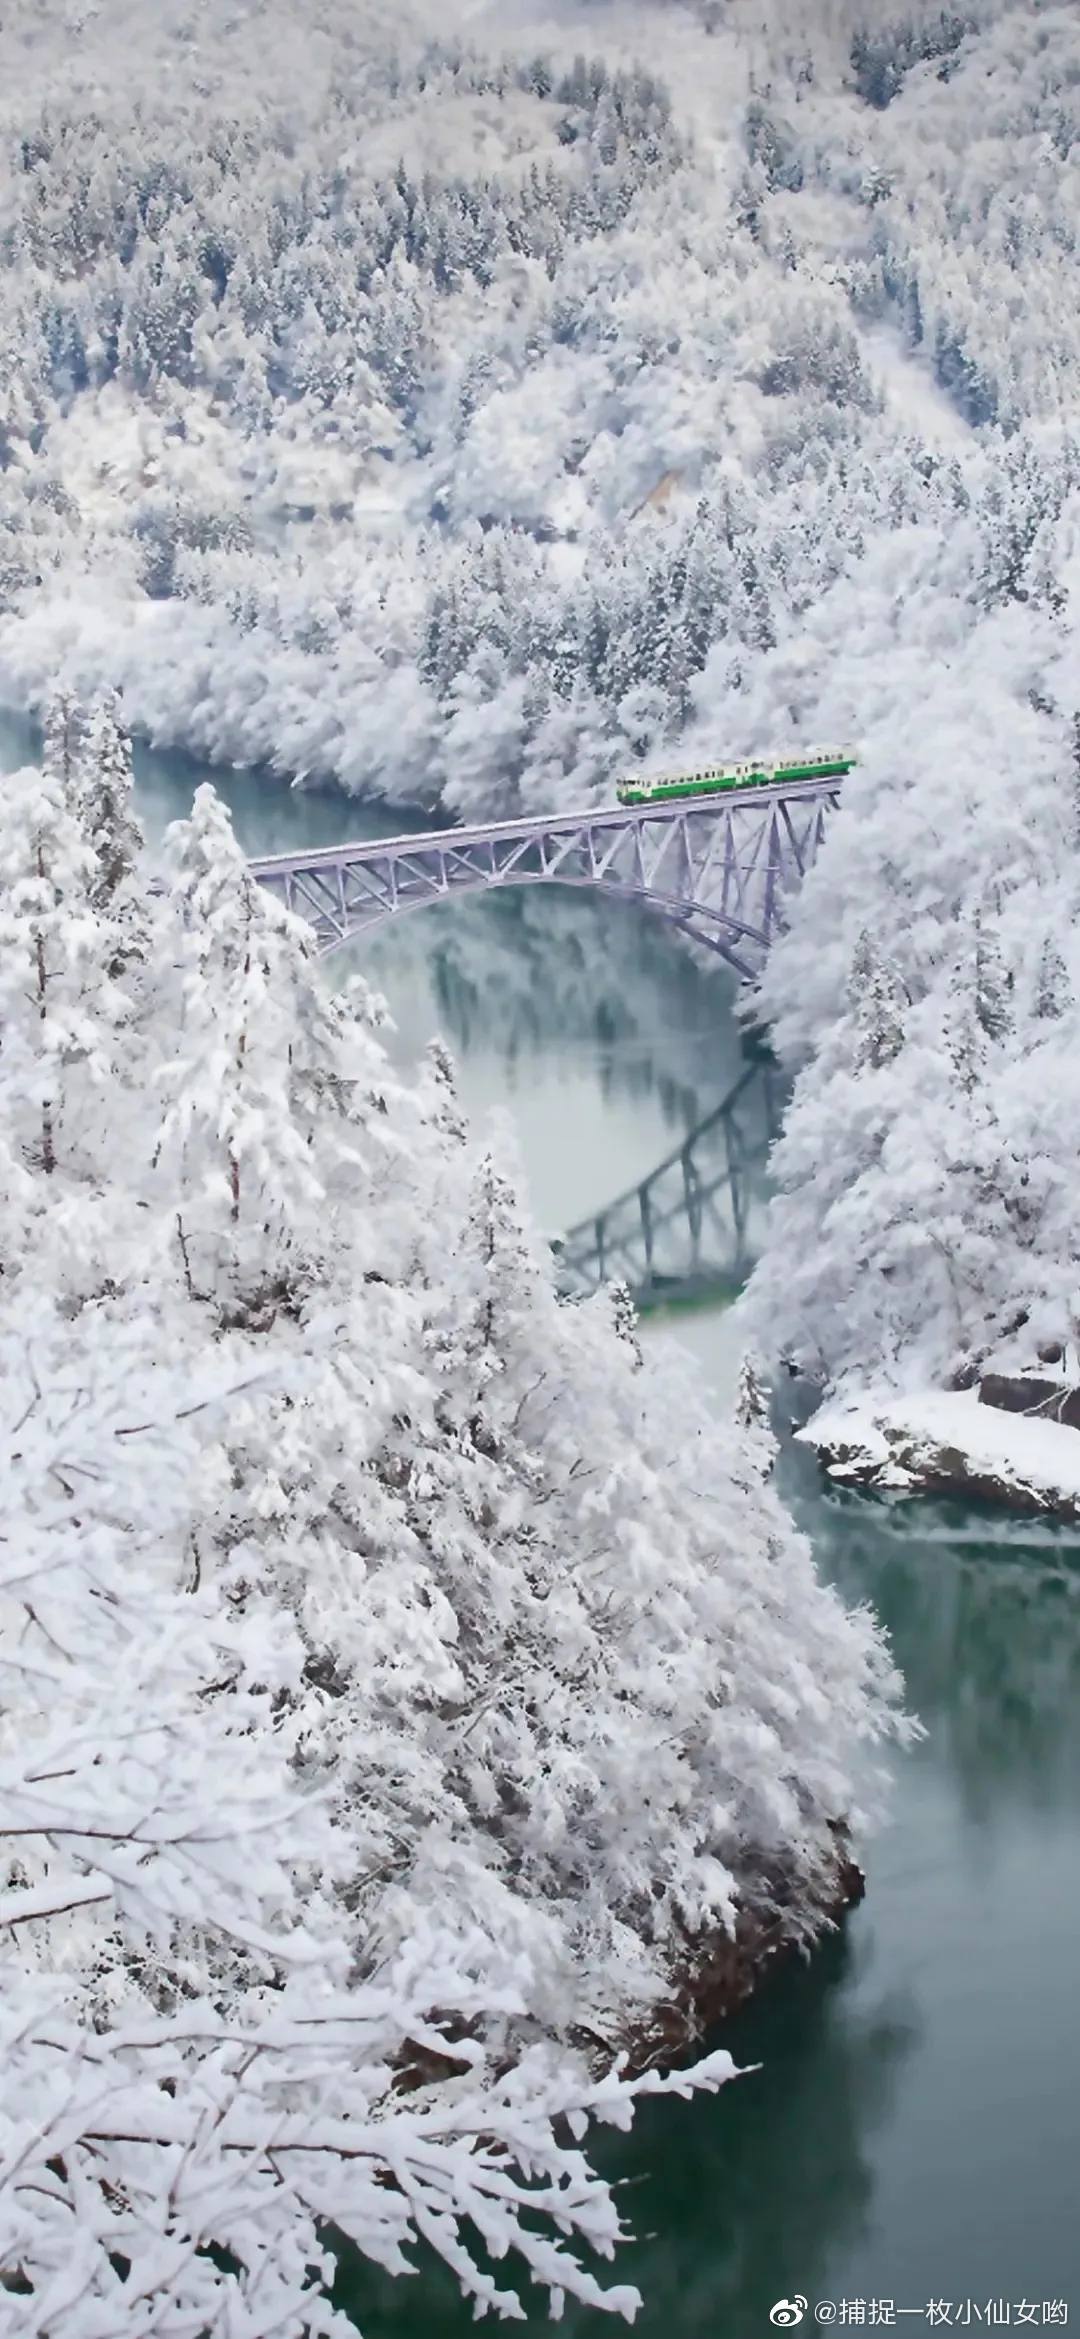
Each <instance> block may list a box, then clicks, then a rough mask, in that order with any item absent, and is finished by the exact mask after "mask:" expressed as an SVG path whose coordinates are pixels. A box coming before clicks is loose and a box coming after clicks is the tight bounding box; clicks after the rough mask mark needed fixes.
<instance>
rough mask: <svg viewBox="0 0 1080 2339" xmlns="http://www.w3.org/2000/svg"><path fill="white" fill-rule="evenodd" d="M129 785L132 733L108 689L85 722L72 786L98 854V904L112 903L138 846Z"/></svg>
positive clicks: (138, 830)
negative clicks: (76, 774) (75, 789)
mask: <svg viewBox="0 0 1080 2339" xmlns="http://www.w3.org/2000/svg"><path fill="white" fill-rule="evenodd" d="M131 791H132V760H131V738H130V734H129V733H128V732H127V730H126V729H125V727H124V724H123V721H122V718H121V714H120V701H119V698H118V697H117V695H116V693H115V692H114V691H108V692H106V693H105V695H104V696H103V697H102V698H100V699H99V700H98V702H97V705H96V706H95V707H94V708H93V709H92V711H91V714H90V717H89V720H88V722H87V724H86V728H85V732H84V736H83V748H82V755H81V757H80V766H79V775H78V787H77V800H78V808H79V815H80V818H81V820H82V824H83V827H84V829H85V831H86V834H87V836H88V838H89V840H90V843H91V844H92V846H93V848H94V852H95V855H96V857H97V864H98V877H97V883H96V886H95V888H94V900H95V903H96V905H97V906H98V907H99V908H102V909H108V908H110V907H112V906H113V905H114V904H116V902H117V897H118V895H119V894H120V892H121V889H122V888H123V887H124V886H125V885H126V884H129V882H130V879H131V875H132V871H133V869H134V865H135V861H136V859H137V857H138V854H139V853H140V851H141V850H142V842H143V837H142V830H141V828H140V827H139V823H138V821H137V820H136V818H135V815H134V812H133V810H132V803H131Z"/></svg>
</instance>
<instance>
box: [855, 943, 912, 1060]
mask: <svg viewBox="0 0 1080 2339" xmlns="http://www.w3.org/2000/svg"><path fill="white" fill-rule="evenodd" d="M848 999H849V1002H850V1004H851V1006H852V1007H853V1008H854V1010H855V1016H856V1021H857V1026H858V1031H859V1043H858V1052H857V1059H856V1060H857V1064H858V1065H860V1066H861V1065H866V1066H868V1067H869V1068H870V1070H871V1071H874V1072H879V1071H880V1070H881V1068H882V1066H883V1065H885V1064H891V1063H892V1062H893V1060H894V1059H895V1057H897V1056H898V1055H899V1053H900V1050H901V1048H902V1047H903V1044H904V1021H903V1005H904V991H903V985H902V983H901V982H900V979H899V976H898V975H897V973H896V971H895V969H894V968H893V967H891V966H890V965H889V964H888V962H887V961H886V960H885V959H884V958H883V957H882V955H881V952H880V951H879V950H878V949H877V948H876V946H875V944H874V942H873V939H872V937H871V936H870V934H869V933H868V932H867V931H866V929H865V928H864V929H863V932H862V933H861V934H860V936H859V939H858V942H857V943H856V945H855V954H854V957H853V959H852V962H851V974H850V976H849V979H848Z"/></svg>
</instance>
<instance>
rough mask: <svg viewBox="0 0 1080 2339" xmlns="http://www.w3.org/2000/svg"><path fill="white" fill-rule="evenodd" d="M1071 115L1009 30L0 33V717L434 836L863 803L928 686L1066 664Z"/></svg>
mask: <svg viewBox="0 0 1080 2339" xmlns="http://www.w3.org/2000/svg"><path fill="white" fill-rule="evenodd" d="M533 15H534V17H535V16H536V12H535V11H534V12H533ZM763 19H764V22H763V21H762V20H763ZM61 27H62V29H61ZM583 28H585V29H586V30H587V31H588V33H589V35H590V39H589V42H588V45H587V46H585V47H584V48H583V47H582V35H583ZM579 50H581V53H578V51H579ZM1078 73H1080V26H1078V25H1077V23H1076V20H1075V13H1074V12H1073V11H1072V10H1071V9H1068V8H1066V7H1061V6H1053V5H1040V4H1039V0H1023V4H1022V5H1021V4H1019V0H977V4H972V0H969V4H968V5H965V6H962V7H954V8H945V9H943V8H941V7H935V6H928V5H926V4H925V0H910V4H909V5H908V6H906V7H904V6H901V7H897V8H896V9H891V8H890V9H883V8H881V7H879V6H878V5H877V4H876V0H875V4H874V5H873V6H871V5H869V0H866V4H865V5H860V0H842V4H841V0H835V4H833V5H829V4H828V0H822V5H821V6H819V7H815V8H814V9H813V10H806V9H794V8H791V7H785V6H783V5H781V4H780V0H771V5H766V0H753V4H752V5H751V0H729V4H727V5H721V4H720V0H702V5H701V6H700V7H699V8H698V9H696V10H688V9H684V8H681V7H671V6H667V7H665V6H662V5H660V0H642V4H641V5H637V6H634V5H614V4H611V5H608V4H594V5H592V6H582V7H578V8H576V9H574V10H572V11H569V12H566V11H564V12H563V17H562V19H561V20H559V19H556V20H555V21H553V22H552V23H549V24H547V25H545V24H544V23H543V22H542V21H540V20H539V18H537V20H536V21H534V22H531V21H530V17H529V12H528V11H527V10H526V9H525V8H523V7H518V8H516V9H511V10H507V9H505V8H499V9H494V8H486V7H479V8H473V9H466V8H465V6H464V4H463V0H461V4H460V5H458V6H457V7H456V8H455V7H454V5H451V6H450V7H449V9H446V8H443V9H440V10H438V11H437V12H436V11H435V10H434V9H432V8H429V7H426V6H425V7H419V8H414V9H412V10H395V11H394V12H392V14H391V12H388V11H386V10H383V9H375V8H368V9H366V10H360V11H357V9H356V8H355V7H353V6H351V5H346V0H323V5H322V6H320V7H319V8H318V9H316V10H315V11H309V12H307V13H306V14H305V19H304V24H303V27H302V28H301V27H300V26H299V24H298V21H297V18H296V12H295V10H294V9H293V8H291V7H289V6H286V5H284V0H273V4H272V5H270V6H269V7H266V8H263V9H261V10H260V11H259V12H258V14H257V15H256V14H255V13H253V12H247V11H244V10H241V9H230V8H229V7H228V5H227V4H226V0H213V4H212V5H207V6H203V7H197V6H194V5H192V4H191V0H164V4H163V5H162V6H161V7H160V8H157V9H155V10H154V12H153V15H152V17H148V15H147V12H146V11H145V10H143V9H141V8H133V7H130V6H127V5H125V4H124V0H109V4H108V5H107V6H104V7H102V8H100V9H81V10H75V11H71V10H69V9H63V10H62V9H61V8H60V7H59V5H58V0H51V4H50V5H47V6H45V7H41V6H39V5H37V0H34V5H33V6H30V5H29V0H21V4H20V0H16V4H15V5H13V6H12V7H11V8H9V9H8V10H6V11H5V17H4V24H3V28H2V30H0V90H2V92H3V94H2V95H0V126H2V129H3V149H2V156H0V254H2V261H3V269H4V293H5V298H4V304H3V321H2V327H0V331H2V335H3V346H2V350H0V384H2V389H0V464H2V466H3V468H2V471H0V598H2V605H3V611H4V614H3V616H2V617H0V679H6V687H7V689H8V691H9V693H13V694H15V695H17V696H19V697H22V698H25V699H29V700H34V699H38V700H40V699H41V697H42V696H43V695H44V693H45V691H46V689H47V687H48V684H49V681H50V679H51V677H52V676H53V674H54V673H55V672H57V671H59V672H62V673H63V674H64V675H65V676H66V677H67V679H68V680H69V681H71V682H73V683H75V684H76V685H78V686H79V687H83V688H89V687H97V686H100V685H102V684H107V683H113V684H115V683H121V684H122V685H123V687H124V690H125V699H126V705H127V707H128V709H129V711H130V713H131V715H132V716H133V718H134V719H135V721H136V722H137V723H138V724H140V725H141V726H143V727H144V728H146V729H147V730H148V731H149V732H151V733H153V734H154V735H155V736H157V737H158V738H160V739H163V740H181V741H186V742H188V743H190V744H192V745H195V746H197V747H198V748H200V749H202V750H206V751H208V752H211V753H213V754H217V755H222V756H226V757H231V758H238V759H239V758H242V759H245V760H257V759H260V758H264V757H265V758H266V759H268V760H270V761H272V762H274V763H275V764H276V765H277V766H278V767H279V768H280V769H282V770H283V771H287V772H289V773H297V772H301V773H303V772H308V771H310V772H314V773H324V774H334V775H336V776H337V777H339V778H340V779H342V780H343V781H344V783H345V784H346V785H347V786H349V787H354V788H363V789H369V788H374V789H377V790H379V791H381V792H383V793H386V794H388V795H392V796H399V797H403V796H409V797H418V798H420V799H422V800H430V799H431V798H433V797H434V796H436V795H438V794H440V793H441V794H442V795H444V796H445V798H446V799H447V801H448V802H449V804H451V805H452V806H453V807H455V808H459V809H463V808H475V807H477V806H479V805H482V804H487V803H492V804H494V803H497V804H499V806H500V807H502V808H506V807H508V806H509V805H510V804H511V803H515V802H519V801H520V802H528V803H549V802H558V801H566V800H568V799H570V798H574V797H576V798H578V799H580V798H582V797H588V796H589V795H591V794H593V793H596V792H597V791H601V792H602V791H604V790H606V788H607V787H608V785H609V783H610V779H611V775H612V772H613V770H614V768H615V767H616V765H621V764H623V763H625V761H626V759H627V757H628V756H633V755H639V754H643V755H647V756H650V757H652V758H654V759H655V758H661V759H662V758H663V757H665V756H670V755H672V754H673V753H675V752H676V749H675V742H676V740H677V738H678V736H679V734H680V732H681V731H683V730H684V729H685V727H686V726H687V725H688V724H689V725H694V724H695V723H696V724H699V725H701V726H702V729H701V733H700V735H701V737H702V738H703V739H704V740H706V741H707V742H708V743H709V744H710V745H711V746H712V747H714V748H716V749H720V750H723V749H729V750H732V751H735V750H739V749H741V748H742V747H743V746H745V745H748V744H750V743H754V744H761V745H763V746H767V745H770V744H777V743H783V744H786V743H787V742H788V741H789V740H790V738H791V737H792V736H793V735H798V736H804V735H807V734H809V733H812V732H813V731H814V730H815V729H816V728H818V727H819V725H824V726H825V728H826V729H828V730H832V729H834V728H837V727H839V728H841V729H846V728H848V727H850V726H854V727H855V728H856V729H857V730H859V731H861V730H863V729H866V730H867V731H868V732H869V734H870V737H871V739H872V741H873V743H874V745H875V747H876V748H877V750H878V751H879V756H880V757H881V758H882V759H887V758H888V756H889V755H892V756H893V757H894V758H895V755H896V753H897V751H898V749H899V746H900V741H899V739H898V738H897V735H896V734H897V725H898V724H900V725H905V724H906V721H907V717H908V715H909V713H910V711H911V709H912V698H913V675H914V674H916V673H918V672H919V662H920V657H921V658H922V662H923V664H925V662H926V650H927V646H928V644H929V643H930V641H931V640H932V642H933V646H934V653H935V656H934V663H935V665H937V666H940V664H941V660H942V658H943V657H944V655H945V654H946V652H947V649H948V646H949V644H950V642H951V641H952V639H953V638H954V637H955V638H956V642H957V647H958V648H959V645H960V642H961V640H966V639H968V638H969V637H970V635H971V634H972V631H973V629H978V628H980V627H981V626H982V625H983V623H984V622H989V623H990V624H991V625H992V624H994V623H995V622H997V621H999V620H1000V618H1001V615H1002V613H1005V614H1006V615H1007V614H1008V613H1010V612H1012V613H1013V614H1015V613H1016V612H1017V611H1018V610H1020V611H1022V612H1023V614H1024V620H1025V629H1024V640H1025V643H1026V645H1027V646H1026V652H1025V654H1026V656H1027V657H1028V658H1029V659H1030V660H1031V661H1032V662H1033V663H1034V664H1035V665H1036V666H1041V665H1042V664H1043V663H1044V662H1045V658H1046V656H1047V655H1048V654H1049V652H1048V649H1047V645H1046V636H1047V631H1048V629H1050V631H1051V632H1052V631H1053V628H1054V627H1055V625H1056V626H1057V628H1058V631H1059V634H1061V636H1062V639H1063V640H1064V639H1065V638H1067V637H1068V628H1069V623H1070V621H1069V618H1068V615H1067V612H1065V613H1063V612H1062V609H1061V606H1060V600H1061V592H1062V589H1063V587H1062V580H1061V573H1060V572H1061V557H1060V548H1061V546H1062V544H1063V543H1064V544H1066V545H1067V543H1068V542H1069V541H1070V535H1069V531H1070V529H1071V525H1072V522H1071V513H1072V499H1073V493H1074V489H1073V481H1074V472H1075V461H1074V448H1073V443H1072V437H1071V434H1070V433H1066V432H1063V431H1062V430H1061V429H1060V428H1059V427H1058V425H1059V421H1060V414H1061V410H1062V405H1063V402H1064V403H1067V398H1066V393H1067V390H1068V385H1069V384H1070V382H1071V381H1072V380H1073V379H1074V378H1075V367H1076V359H1077V336H1078V333H1080V326H1078V324H1077V315H1076V304H1075V300H1074V298H1073V276H1074V269H1075V246H1074V237H1075V220H1076V217H1077V202H1076V194H1077V179H1076V163H1075V159H1074V151H1075V150H1074V144H1073V140H1074V133H1075V128H1076V115H1077V102H1078V101H1077V95H1076V92H1077V87H1078V86H1080V84H1078V79H1077V76H1078ZM1051 546H1053V547H1054V549H1053V550H1051ZM853 593H854V594H855V595H856V596H857V598H858V605H859V610H860V612H861V616H860V620H859V623H858V626H857V638H855V639H852V637H851V622H852V621H851V596H852V594H853ZM883 601H884V602H887V604H888V613H887V614H883V621H882V622H883V624H884V631H882V629H881V626H879V627H878V628H877V630H876V631H873V630H872V629H871V628H870V625H869V622H868V620H869V613H870V611H872V610H873V609H875V608H879V607H880V606H881V604H882V602H883ZM898 601H899V603H900V604H901V607H900V609H899V611H897V609H896V606H895V605H896V603H897V602H898ZM894 627H895V628H898V629H899V631H898V636H897V638H896V639H893V638H892V632H891V629H892V628H894ZM989 662H991V661H990V660H989V658H988V663H989ZM923 680H924V677H923V676H922V675H921V674H920V678H919V688H920V690H921V687H922V682H923ZM1049 695H1051V696H1052V695H1053V694H1052V693H1050V694H1049ZM966 704H967V702H966V700H965V702H964V705H965V707H966ZM957 706H958V711H962V710H960V708H959V702H957ZM886 717H887V718H888V721H886ZM1048 720H1049V718H1048ZM911 744H912V743H911V741H910V740H908V739H907V738H905V739H904V742H903V745H904V751H905V753H906V752H907V750H908V748H909V747H910V745H911ZM888 768H889V770H890V771H892V770H894V769H895V763H893V764H892V765H889V767H888Z"/></svg>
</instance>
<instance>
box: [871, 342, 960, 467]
mask: <svg viewBox="0 0 1080 2339" xmlns="http://www.w3.org/2000/svg"><path fill="white" fill-rule="evenodd" d="M861 341H862V348H863V354H864V356H865V358H866V361H867V371H868V372H869V374H870V375H871V377H872V379H873V380H874V381H876V382H878V383H879V384H880V386H881V388H882V389H883V391H884V393H885V397H886V399H887V401H888V404H889V406H890V408H891V409H892V411H893V413H895V414H897V415H899V417H900V419H901V421H902V422H903V424H904V426H905V428H906V429H908V430H910V431H911V432H913V433H914V434H916V435H917V436H918V437H920V438H923V439H925V440H926V441H927V443H928V444H929V445H930V446H939V447H955V446H957V445H958V444H959V443H960V442H967V441H969V440H970V438H971V426H970V424H969V423H967V422H965V420H964V417H963V415H962V414H960V412H959V411H958V409H957V407H956V406H955V405H954V404H953V401H952V399H951V398H950V397H948V396H947V394H946V392H945V391H944V390H942V389H939V387H938V384H937V383H936V382H935V380H934V377H933V374H932V372H931V370H930V366H929V364H928V362H927V361H926V359H925V358H921V357H914V356H912V353H911V351H910V350H909V349H908V348H907V347H906V345H905V343H904V340H903V338H902V336H901V334H900V333H899V331H898V330H897V328H896V326H894V325H886V324H879V325H866V326H864V327H863V329H862V335H861Z"/></svg>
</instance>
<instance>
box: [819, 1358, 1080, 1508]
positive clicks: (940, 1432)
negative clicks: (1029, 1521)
mask: <svg viewBox="0 0 1080 2339" xmlns="http://www.w3.org/2000/svg"><path fill="white" fill-rule="evenodd" d="M1018 1386H1020V1384H1018V1383H1011V1384H1009V1388H1010V1389H1011V1390H1012V1391H1014V1392H1015V1390H1016V1389H1017V1387H1018ZM1029 1396H1030V1405H1031V1410H1028V1411H1024V1412H1018V1411H1013V1410H1008V1411H1007V1410H1005V1409H1004V1406H1003V1405H1002V1404H1000V1403H993V1404H990V1403H987V1402H985V1400H984V1399H983V1398H981V1397H980V1394H979V1392H978V1391H977V1390H967V1389H965V1390H959V1391H957V1390H940V1389H928V1390H922V1391H915V1392H912V1393H910V1394H908V1395H905V1396H903V1397H896V1396H893V1395H889V1396H882V1397H875V1396H874V1395H872V1394H871V1395H868V1396H867V1397H865V1398H863V1399H861V1400H859V1401H843V1400H840V1399H837V1400H835V1401H833V1402H832V1403H827V1404H826V1405H824V1406H823V1407H822V1408H821V1411H820V1412H819V1413H816V1414H815V1415H814V1417H813V1419H812V1420H811V1421H809V1422H807V1424H806V1426H805V1427H804V1428H803V1429H801V1430H799V1431H798V1433H797V1434H798V1437H799V1438H800V1440H801V1441H802V1442H803V1443H804V1444H807V1445H811V1446H813V1447H814V1448H815V1450H816V1451H817V1453H818V1454H819V1456H820V1458H821V1461H822V1463H823V1465H824V1467H825V1469H826V1470H827V1471H828V1472H829V1475H830V1477H833V1478H836V1479H838V1480H842V1481H843V1482H844V1483H845V1484H847V1485H849V1486H864V1487H870V1488H875V1489H877V1490H879V1491H882V1492H889V1493H897V1494H916V1493H939V1494H940V1493H947V1494H963V1495H967V1496H968V1497H974V1498H975V1499H977V1500H986V1501H991V1502H997V1503H1001V1504H1003V1505H1005V1506H1006V1507H1007V1508H1008V1509H1010V1510H1015V1511H1022V1512H1026V1513H1028V1514H1040V1513H1045V1514H1048V1515H1050V1516H1053V1517H1055V1518H1062V1519H1080V1432H1078V1431H1077V1430H1076V1429H1075V1428H1073V1427H1072V1426H1071V1425H1070V1423H1069V1421H1068V1420H1067V1419H1066V1418H1064V1417H1063V1407H1062V1402H1061V1396H1060V1392H1056V1391H1055V1392H1054V1394H1053V1399H1052V1401H1053V1403H1054V1406H1055V1414H1056V1417H1055V1416H1053V1415H1052V1414H1051V1412H1050V1411H1049V1410H1048V1406H1047V1400H1046V1399H1045V1398H1044V1397H1043V1396H1042V1395H1041V1384H1039V1385H1038V1387H1036V1384H1034V1383H1032V1384H1031V1386H1030V1391H1029Z"/></svg>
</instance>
